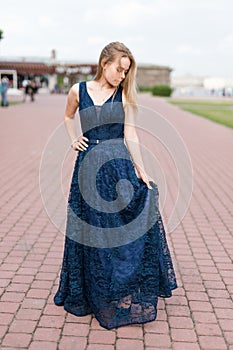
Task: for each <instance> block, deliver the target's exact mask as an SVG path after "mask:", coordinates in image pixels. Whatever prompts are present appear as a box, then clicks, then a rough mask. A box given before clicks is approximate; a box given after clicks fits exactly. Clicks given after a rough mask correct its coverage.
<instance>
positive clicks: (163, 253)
mask: <svg viewBox="0 0 233 350" xmlns="http://www.w3.org/2000/svg"><path fill="white" fill-rule="evenodd" d="M113 97H114V98H113ZM79 115H80V121H81V127H82V132H83V135H84V136H86V137H87V138H88V139H89V146H88V148H87V150H85V151H80V152H79V153H78V155H77V159H76V162H75V167H74V172H73V176H72V181H71V187H70V193H69V199H68V206H67V222H66V236H65V247H64V256H63V261H62V267H61V272H60V281H59V287H58V290H57V292H56V294H55V296H54V303H55V304H56V305H58V306H64V309H65V310H66V311H68V312H69V313H71V314H74V315H77V316H84V315H87V314H91V313H93V314H94V315H95V317H96V319H97V320H98V321H99V323H100V325H101V326H102V327H104V328H106V329H112V328H115V327H120V326H124V325H129V324H142V323H145V322H149V321H153V320H155V319H156V315H157V302H158V297H171V295H172V290H173V289H175V288H177V283H176V277H175V273H174V269H173V264H172V260H171V256H170V252H169V248H168V245H167V241H166V234H165V230H164V226H163V222H162V218H161V215H160V212H159V208H158V195H159V193H158V188H157V185H156V184H155V183H154V182H153V181H150V184H151V186H152V189H148V187H147V185H146V184H145V183H144V182H143V181H142V180H141V179H139V178H138V177H137V176H136V173H135V170H134V166H133V162H132V158H131V155H130V153H129V151H128V148H127V147H126V144H125V142H124V109H123V105H122V88H121V87H119V88H118V90H117V93H116V94H115V95H112V96H111V97H110V98H109V99H108V100H107V101H106V102H105V103H104V104H103V105H102V106H95V105H94V103H93V100H92V98H91V97H90V95H89V93H88V90H87V87H86V83H85V82H81V83H80V84H79ZM98 140H99V141H98Z"/></svg>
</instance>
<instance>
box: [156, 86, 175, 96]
mask: <svg viewBox="0 0 233 350" xmlns="http://www.w3.org/2000/svg"><path fill="white" fill-rule="evenodd" d="M151 92H152V95H154V96H166V97H170V96H171V93H172V88H171V87H170V86H169V85H155V86H153V87H152V89H151Z"/></svg>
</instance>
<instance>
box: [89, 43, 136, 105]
mask: <svg viewBox="0 0 233 350" xmlns="http://www.w3.org/2000/svg"><path fill="white" fill-rule="evenodd" d="M118 56H119V58H120V59H121V58H122V57H128V58H129V60H130V68H129V70H128V72H127V74H126V77H125V79H124V80H123V81H122V82H121V86H122V88H123V89H124V92H125V96H126V101H127V102H128V103H131V104H132V105H133V106H134V107H136V106H137V90H136V81H135V77H136V71H137V65H136V62H135V59H134V57H133V55H132V53H131V51H130V50H129V49H128V48H127V47H126V46H125V45H124V44H123V43H120V42H118V41H114V42H111V43H109V44H108V45H106V46H105V47H104V48H103V50H102V51H101V54H100V57H99V62H98V67H97V72H96V75H95V77H94V80H96V81H98V80H100V79H101V77H102V74H103V67H102V63H103V61H104V63H108V62H114V61H115V59H116V57H118Z"/></svg>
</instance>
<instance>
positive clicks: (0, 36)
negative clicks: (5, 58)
mask: <svg viewBox="0 0 233 350" xmlns="http://www.w3.org/2000/svg"><path fill="white" fill-rule="evenodd" d="M2 39H3V30H1V29H0V41H1V40H2Z"/></svg>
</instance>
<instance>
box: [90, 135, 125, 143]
mask: <svg viewBox="0 0 233 350" xmlns="http://www.w3.org/2000/svg"><path fill="white" fill-rule="evenodd" d="M113 140H114V141H115V140H121V141H123V140H124V139H123V138H122V137H117V138H113V139H89V140H88V141H87V142H88V143H95V144H98V143H100V142H103V141H113Z"/></svg>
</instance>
